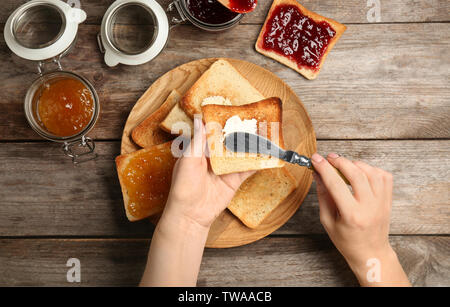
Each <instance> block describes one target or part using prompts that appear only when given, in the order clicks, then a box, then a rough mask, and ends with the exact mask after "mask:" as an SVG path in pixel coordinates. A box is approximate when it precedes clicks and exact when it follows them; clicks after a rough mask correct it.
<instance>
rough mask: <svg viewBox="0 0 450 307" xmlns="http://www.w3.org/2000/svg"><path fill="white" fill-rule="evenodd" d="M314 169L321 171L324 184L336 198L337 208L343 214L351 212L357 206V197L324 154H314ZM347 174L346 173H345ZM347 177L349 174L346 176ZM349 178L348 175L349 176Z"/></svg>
mask: <svg viewBox="0 0 450 307" xmlns="http://www.w3.org/2000/svg"><path fill="white" fill-rule="evenodd" d="M311 161H312V163H313V165H314V169H315V170H316V172H317V173H319V175H320V178H321V179H322V182H323V186H324V187H325V188H326V189H327V190H328V193H329V194H330V196H331V197H332V199H333V200H334V202H335V204H336V207H337V209H338V210H339V212H340V213H341V214H344V215H345V214H346V212H347V213H350V212H351V210H352V209H353V207H354V206H355V199H354V197H353V195H352V193H351V192H350V190H349V189H348V187H347V184H346V183H345V182H344V181H343V180H342V178H341V177H340V176H339V175H338V173H337V172H336V171H335V170H334V168H333V167H332V166H331V164H330V163H329V162H328V161H327V160H325V159H324V158H323V157H322V156H320V155H318V154H314V155H313V156H312V157H311ZM344 175H346V174H344ZM346 177H347V176H346ZM347 178H348V177H347Z"/></svg>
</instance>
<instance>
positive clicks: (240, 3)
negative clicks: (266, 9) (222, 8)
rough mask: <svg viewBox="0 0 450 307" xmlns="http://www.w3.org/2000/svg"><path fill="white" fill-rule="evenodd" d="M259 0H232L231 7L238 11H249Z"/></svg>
mask: <svg viewBox="0 0 450 307" xmlns="http://www.w3.org/2000/svg"><path fill="white" fill-rule="evenodd" d="M257 3H258V0H230V9H231V10H233V11H234V12H238V13H248V12H251V11H253V10H254V9H255V7H256V4H257Z"/></svg>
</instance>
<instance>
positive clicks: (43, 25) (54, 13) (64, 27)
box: [4, 0, 100, 164]
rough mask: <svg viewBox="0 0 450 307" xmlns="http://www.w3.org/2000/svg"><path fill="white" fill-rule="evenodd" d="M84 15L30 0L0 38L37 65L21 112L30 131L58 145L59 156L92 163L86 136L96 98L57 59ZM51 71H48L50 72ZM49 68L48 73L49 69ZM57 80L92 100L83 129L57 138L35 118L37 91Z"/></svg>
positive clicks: (54, 0) (55, 1)
mask: <svg viewBox="0 0 450 307" xmlns="http://www.w3.org/2000/svg"><path fill="white" fill-rule="evenodd" d="M85 19H86V13H85V12H84V11H83V10H81V9H79V8H73V7H71V6H70V5H68V4H67V3H65V2H62V1H59V0H32V1H29V2H27V3H25V4H23V5H22V6H20V7H19V8H17V9H16V10H15V11H14V12H13V13H12V14H11V15H10V16H9V18H8V20H7V22H6V24H5V30H4V36H5V42H6V44H7V45H8V47H9V48H10V49H11V51H12V52H14V53H15V54H16V55H18V56H19V57H21V58H24V59H27V60H30V61H34V62H35V63H37V71H38V74H39V77H38V78H37V79H36V80H35V81H34V82H33V83H32V85H31V86H30V88H29V89H28V91H27V93H26V96H25V101H24V109H25V116H26V118H27V120H28V123H29V124H30V126H31V128H32V129H33V130H34V131H35V132H36V133H37V134H39V135H40V136H41V137H43V138H45V139H47V140H50V141H53V142H58V143H62V144H63V146H62V149H63V152H64V153H65V154H66V155H67V156H69V157H71V158H72V162H73V163H75V164H77V163H80V162H84V161H88V160H92V159H94V158H95V157H96V156H97V155H96V154H95V152H94V149H95V144H94V142H93V141H92V139H90V138H88V137H87V136H86V135H87V133H88V132H89V131H91V130H92V128H93V127H94V125H95V123H96V122H97V119H98V116H99V113H100V104H99V99H98V95H97V93H96V91H95V89H94V87H93V86H92V84H91V83H90V82H89V81H88V80H87V79H86V78H84V77H82V76H80V75H77V74H76V73H74V72H70V71H63V69H62V65H61V59H62V58H63V57H64V56H65V55H66V54H68V53H69V52H70V51H71V50H72V48H73V47H74V45H75V42H76V38H77V32H78V25H79V24H80V23H81V22H83V21H84V20H85ZM50 67H52V68H50ZM49 68H50V69H49ZM61 78H68V79H73V80H77V81H79V82H81V84H82V85H83V86H84V87H85V88H86V89H87V90H88V91H89V93H90V95H91V97H92V100H93V106H92V117H91V118H90V120H89V122H88V123H87V125H85V126H84V127H83V128H82V129H81V130H80V131H78V132H77V133H75V134H74V135H69V136H64V137H61V136H57V135H54V134H52V133H51V132H49V131H48V130H47V129H46V128H45V126H44V125H43V124H42V122H41V121H40V118H39V114H38V113H39V112H38V111H37V110H38V103H39V99H36V97H38V96H39V95H38V94H39V93H38V91H39V90H40V89H42V88H43V87H44V86H45V85H46V84H50V83H52V82H55V81H56V80H58V79H61Z"/></svg>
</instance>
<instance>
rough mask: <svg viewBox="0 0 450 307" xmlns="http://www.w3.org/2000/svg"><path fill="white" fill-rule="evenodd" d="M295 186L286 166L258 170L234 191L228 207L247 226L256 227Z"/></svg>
mask: <svg viewBox="0 0 450 307" xmlns="http://www.w3.org/2000/svg"><path fill="white" fill-rule="evenodd" d="M295 188H296V182H295V178H294V177H293V176H292V175H291V174H290V173H289V171H288V170H286V168H284V167H283V168H274V169H265V170H261V171H258V172H257V173H256V174H254V175H252V176H250V177H249V178H248V179H247V180H246V181H245V182H244V183H243V184H242V185H241V186H240V187H239V190H238V191H237V192H236V194H235V196H234V197H233V199H232V200H231V202H230V204H229V205H228V209H229V210H230V211H231V212H232V213H233V214H234V215H235V216H236V217H237V218H239V219H240V220H241V222H242V223H244V225H246V226H247V227H249V228H257V227H258V226H259V225H260V224H261V223H262V222H263V221H264V219H265V218H266V217H267V216H268V215H269V214H270V213H271V212H272V211H273V210H274V209H275V208H276V207H278V205H279V204H281V203H282V202H283V201H284V200H285V199H286V198H287V197H288V196H289V195H290V194H291V193H292V191H294V189H295Z"/></svg>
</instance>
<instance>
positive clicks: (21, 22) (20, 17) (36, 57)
mask: <svg viewBox="0 0 450 307" xmlns="http://www.w3.org/2000/svg"><path fill="white" fill-rule="evenodd" d="M42 12H44V13H42ZM36 18H46V19H50V20H51V21H52V23H51V25H52V26H53V28H54V29H56V30H53V31H49V30H48V29H44V30H42V29H39V27H38V22H39V20H35V19H36ZM85 19H86V13H85V12H84V11H83V10H81V9H78V8H72V7H71V6H70V5H68V4H67V3H65V2H62V1H59V0H32V1H29V2H27V3H25V4H23V5H22V6H20V7H19V8H17V9H16V10H15V11H14V12H13V13H12V14H11V15H10V16H9V18H8V20H7V22H6V24H5V30H4V36H5V42H6V44H7V45H8V47H9V48H10V49H11V51H12V52H14V53H15V54H16V55H18V56H19V57H21V58H24V59H27V60H32V61H43V60H47V59H52V58H55V57H57V56H60V55H61V54H63V53H64V52H65V51H66V50H67V49H69V47H70V46H71V45H72V43H73V42H74V41H75V39H76V36H77V31H78V24H80V23H82V22H83V21H84V20H85ZM45 21H48V20H45ZM41 30H42V31H41ZM25 32H26V33H25ZM24 33H25V34H24ZM48 35H51V37H49V36H48Z"/></svg>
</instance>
